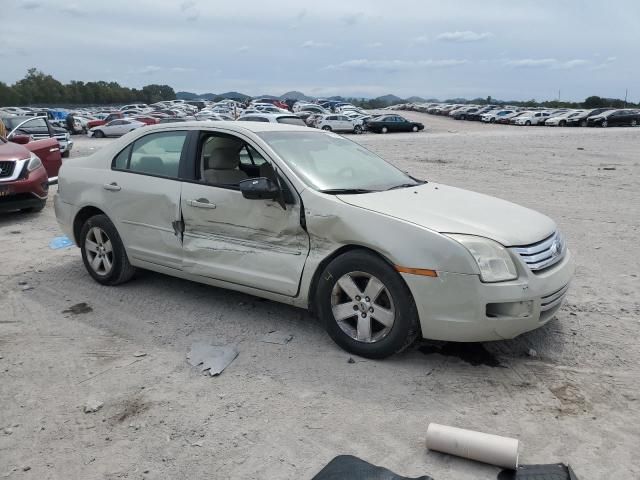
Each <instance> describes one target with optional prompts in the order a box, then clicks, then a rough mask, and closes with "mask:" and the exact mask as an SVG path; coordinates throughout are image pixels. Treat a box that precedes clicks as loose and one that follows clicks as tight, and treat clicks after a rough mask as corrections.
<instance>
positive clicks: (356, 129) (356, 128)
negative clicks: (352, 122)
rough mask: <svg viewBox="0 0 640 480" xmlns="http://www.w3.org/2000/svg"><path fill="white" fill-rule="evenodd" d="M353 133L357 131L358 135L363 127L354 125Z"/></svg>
mask: <svg viewBox="0 0 640 480" xmlns="http://www.w3.org/2000/svg"><path fill="white" fill-rule="evenodd" d="M353 133H355V134H356V135H360V134H361V133H362V127H361V126H360V125H356V126H355V127H353Z"/></svg>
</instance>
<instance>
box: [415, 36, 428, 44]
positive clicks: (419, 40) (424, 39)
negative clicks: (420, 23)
mask: <svg viewBox="0 0 640 480" xmlns="http://www.w3.org/2000/svg"><path fill="white" fill-rule="evenodd" d="M427 43H429V37H427V36H426V35H420V36H419V37H415V38H414V39H413V40H412V41H411V44H412V45H426V44H427Z"/></svg>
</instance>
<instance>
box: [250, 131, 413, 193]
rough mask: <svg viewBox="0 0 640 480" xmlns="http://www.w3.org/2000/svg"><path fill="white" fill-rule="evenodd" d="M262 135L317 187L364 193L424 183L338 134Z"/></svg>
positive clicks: (268, 133) (286, 133)
mask: <svg viewBox="0 0 640 480" xmlns="http://www.w3.org/2000/svg"><path fill="white" fill-rule="evenodd" d="M258 135H259V136H260V137H261V138H262V139H263V140H264V141H265V142H267V143H268V144H269V145H270V146H271V148H273V150H275V152H276V153H277V154H278V155H279V156H280V157H281V158H282V160H284V161H285V162H286V163H287V164H288V165H289V166H290V167H291V168H292V169H293V170H294V171H295V172H296V173H297V174H298V175H299V176H300V177H302V179H303V180H304V181H305V182H306V183H308V184H309V186H311V187H312V188H314V189H316V190H320V191H325V190H357V191H363V192H364V191H379V190H387V189H389V188H393V187H397V186H401V185H407V186H413V185H418V184H420V183H421V182H418V181H416V180H414V179H413V178H411V177H410V176H408V175H407V174H406V173H404V172H402V171H400V170H398V169H397V168H396V167H394V166H392V165H391V164H389V163H387V162H386V161H385V160H383V159H382V158H380V157H378V156H377V155H375V154H373V153H372V152H370V151H369V150H367V149H366V148H364V147H362V146H361V145H358V144H357V143H355V142H352V141H350V140H347V139H345V138H343V137H341V136H339V135H336V134H335V133H323V132H261V133H259V134H258Z"/></svg>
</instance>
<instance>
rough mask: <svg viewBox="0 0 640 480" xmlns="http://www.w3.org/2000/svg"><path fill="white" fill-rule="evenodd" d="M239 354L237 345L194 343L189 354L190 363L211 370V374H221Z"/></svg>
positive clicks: (202, 369) (203, 369)
mask: <svg viewBox="0 0 640 480" xmlns="http://www.w3.org/2000/svg"><path fill="white" fill-rule="evenodd" d="M237 356H238V349H237V347H236V346H235V345H220V346H218V345H207V344H206V343H194V344H193V345H191V350H190V351H189V353H188V354H187V360H188V362H189V364H190V365H192V366H194V367H198V368H199V369H200V371H202V372H204V371H206V370H209V373H210V374H211V376H212V377H213V376H216V375H220V374H221V373H222V371H223V370H224V369H225V368H227V366H229V364H230V363H231V362H233V361H234V360H235V358H236V357H237Z"/></svg>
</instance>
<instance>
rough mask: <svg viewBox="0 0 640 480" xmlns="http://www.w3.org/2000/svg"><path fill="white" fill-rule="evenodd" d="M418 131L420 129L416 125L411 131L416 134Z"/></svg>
mask: <svg viewBox="0 0 640 480" xmlns="http://www.w3.org/2000/svg"><path fill="white" fill-rule="evenodd" d="M418 130H419V129H418V126H417V125H414V126H413V128H412V129H411V131H412V132H414V133H415V132H417V131H418Z"/></svg>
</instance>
